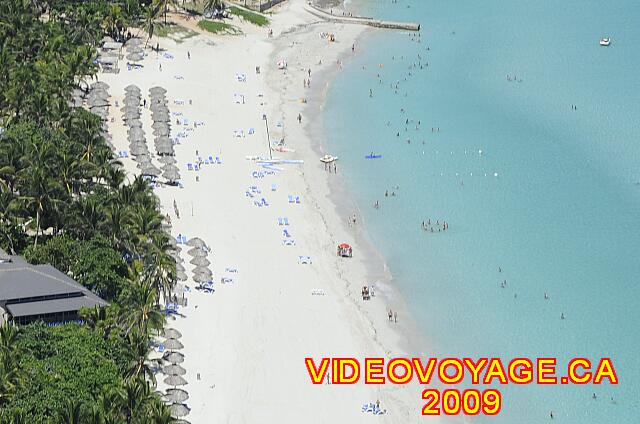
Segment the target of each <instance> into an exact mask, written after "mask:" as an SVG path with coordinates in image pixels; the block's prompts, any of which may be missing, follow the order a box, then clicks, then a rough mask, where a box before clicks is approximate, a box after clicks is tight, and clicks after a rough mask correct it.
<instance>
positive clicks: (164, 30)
mask: <svg viewBox="0 0 640 424" xmlns="http://www.w3.org/2000/svg"><path fill="white" fill-rule="evenodd" d="M155 35H157V36H158V37H167V38H171V39H172V40H174V41H176V42H177V43H182V42H183V41H185V40H187V39H189V38H191V37H195V36H196V35H198V33H197V32H195V31H193V30H191V29H189V28H185V27H183V26H182V25H177V24H173V23H168V24H166V25H159V26H157V27H156V30H155Z"/></svg>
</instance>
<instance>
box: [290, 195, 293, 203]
mask: <svg viewBox="0 0 640 424" xmlns="http://www.w3.org/2000/svg"><path fill="white" fill-rule="evenodd" d="M293 202H294V200H293V196H292V195H289V203H293Z"/></svg>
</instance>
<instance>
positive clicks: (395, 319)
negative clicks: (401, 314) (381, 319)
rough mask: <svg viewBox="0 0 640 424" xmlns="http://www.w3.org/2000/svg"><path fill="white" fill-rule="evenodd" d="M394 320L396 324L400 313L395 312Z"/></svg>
mask: <svg viewBox="0 0 640 424" xmlns="http://www.w3.org/2000/svg"><path fill="white" fill-rule="evenodd" d="M393 320H394V322H396V323H397V322H398V311H396V312H394V313H393Z"/></svg>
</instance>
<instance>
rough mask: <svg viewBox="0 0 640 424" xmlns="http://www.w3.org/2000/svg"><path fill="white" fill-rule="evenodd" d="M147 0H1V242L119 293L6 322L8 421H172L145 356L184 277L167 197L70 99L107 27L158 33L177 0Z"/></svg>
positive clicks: (2, 412) (2, 365) (3, 413)
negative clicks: (76, 310) (50, 318)
mask: <svg viewBox="0 0 640 424" xmlns="http://www.w3.org/2000/svg"><path fill="white" fill-rule="evenodd" d="M149 3H151V2H149V1H145V0H85V1H82V2H79V1H77V0H58V1H55V2H38V1H32V0H0V22H1V24H0V40H2V42H1V43H0V69H2V72H1V73H0V127H2V131H0V132H1V133H0V247H2V248H3V249H5V250H7V251H8V252H10V253H13V254H21V255H23V256H25V258H26V259H27V260H28V261H30V262H32V263H50V264H52V265H53V266H55V267H56V268H57V269H59V270H60V271H62V272H64V273H66V274H68V275H70V276H71V277H72V278H74V279H76V280H77V281H78V282H79V283H80V284H83V285H84V286H86V287H87V288H89V289H91V290H93V291H94V292H95V293H97V294H98V295H100V296H101V297H103V298H104V299H106V300H107V301H108V302H109V306H108V307H107V308H104V309H91V310H86V311H83V313H82V314H83V318H84V321H85V322H86V324H85V325H78V324H66V325H62V326H59V327H48V326H45V325H42V324H32V325H30V326H25V327H21V328H19V329H18V328H16V327H14V326H12V325H10V324H5V325H4V326H2V327H0V423H14V424H17V423H33V424H45V423H47V424H48V423H72V422H73V423H102V424H106V423H117V424H123V423H127V424H160V423H170V422H172V419H171V417H170V416H169V413H168V411H167V408H166V407H165V406H164V405H163V404H162V402H161V401H160V399H159V398H158V396H157V395H156V394H155V392H154V388H153V384H154V382H153V375H152V373H151V370H150V369H149V366H148V360H147V359H148V352H149V346H150V339H151V335H153V334H155V333H157V331H158V330H159V329H161V328H162V326H163V324H164V315H163V314H162V311H161V306H160V299H161V297H162V296H168V295H170V293H171V291H172V290H173V287H174V285H175V273H176V272H175V266H176V265H175V261H174V260H173V258H172V257H171V256H170V255H169V253H168V244H167V243H168V240H169V236H168V235H167V234H166V233H165V232H164V231H163V230H162V221H163V216H162V214H161V213H160V211H159V202H158V199H157V198H156V196H155V195H154V194H153V191H152V189H151V187H150V185H149V184H148V182H147V181H145V180H144V179H143V178H141V177H137V178H131V179H130V180H127V177H126V175H125V173H124V171H123V170H122V169H121V167H120V166H119V165H120V164H119V163H118V162H117V159H116V158H115V157H114V155H113V153H112V151H111V149H110V148H109V146H108V145H107V143H106V142H105V140H104V138H103V137H102V135H101V131H102V122H101V120H100V118H99V117H97V116H95V115H93V114H91V113H90V112H88V111H86V110H84V109H81V108H74V107H72V106H70V103H69V100H70V99H71V91H72V90H74V89H80V90H83V91H85V92H86V91H87V90H88V86H89V83H90V82H91V80H92V79H93V78H94V77H95V74H96V72H97V68H96V65H95V63H94V61H95V58H96V48H95V47H96V46H97V45H98V44H99V42H100V40H101V39H102V38H103V36H105V35H109V36H111V37H113V38H114V39H116V40H123V38H124V35H125V32H126V29H127V28H128V27H130V26H131V25H132V24H134V23H139V24H140V25H144V27H145V28H150V29H151V31H150V34H152V33H153V29H154V28H155V27H156V22H155V21H156V19H157V18H159V17H160V14H162V13H165V12H166V10H167V8H168V7H169V6H170V5H171V4H172V2H167V1H162V0H155V1H154V2H153V3H151V4H149Z"/></svg>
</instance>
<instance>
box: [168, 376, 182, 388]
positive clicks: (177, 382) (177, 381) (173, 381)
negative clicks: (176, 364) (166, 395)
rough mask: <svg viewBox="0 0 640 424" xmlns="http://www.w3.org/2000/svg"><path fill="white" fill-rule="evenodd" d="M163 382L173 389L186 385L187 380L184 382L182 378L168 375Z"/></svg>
mask: <svg viewBox="0 0 640 424" xmlns="http://www.w3.org/2000/svg"><path fill="white" fill-rule="evenodd" d="M164 382H165V383H166V384H167V385H168V386H173V387H176V386H184V385H185V384H187V380H185V379H184V378H183V377H181V376H179V375H170V376H168V377H167V378H165V379H164Z"/></svg>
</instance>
